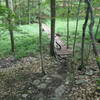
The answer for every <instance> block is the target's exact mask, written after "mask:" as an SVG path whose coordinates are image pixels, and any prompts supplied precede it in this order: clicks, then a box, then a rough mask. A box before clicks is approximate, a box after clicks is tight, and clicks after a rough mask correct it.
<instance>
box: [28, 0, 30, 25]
mask: <svg viewBox="0 0 100 100" xmlns="http://www.w3.org/2000/svg"><path fill="white" fill-rule="evenodd" d="M28 23H29V24H30V0H28Z"/></svg>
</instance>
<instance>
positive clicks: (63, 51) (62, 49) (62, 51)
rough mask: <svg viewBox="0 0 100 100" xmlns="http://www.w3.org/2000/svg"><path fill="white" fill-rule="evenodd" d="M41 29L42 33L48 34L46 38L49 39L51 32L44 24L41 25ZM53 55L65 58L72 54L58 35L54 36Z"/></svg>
mask: <svg viewBox="0 0 100 100" xmlns="http://www.w3.org/2000/svg"><path fill="white" fill-rule="evenodd" d="M42 29H43V31H44V32H46V33H47V34H48V38H51V30H50V27H48V26H47V25H46V24H42ZM54 46H55V54H56V56H60V57H61V58H66V57H67V56H68V55H71V54H72V50H71V49H67V46H66V44H65V43H64V41H62V40H61V36H60V35H59V34H55V41H54Z"/></svg>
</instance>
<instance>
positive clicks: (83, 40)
mask: <svg viewBox="0 0 100 100" xmlns="http://www.w3.org/2000/svg"><path fill="white" fill-rule="evenodd" d="M88 19H89V6H88V7H87V11H86V17H85V22H84V24H83V33H82V44H81V65H80V66H79V68H78V69H79V70H81V69H82V68H84V42H85V33H86V27H87V23H88Z"/></svg>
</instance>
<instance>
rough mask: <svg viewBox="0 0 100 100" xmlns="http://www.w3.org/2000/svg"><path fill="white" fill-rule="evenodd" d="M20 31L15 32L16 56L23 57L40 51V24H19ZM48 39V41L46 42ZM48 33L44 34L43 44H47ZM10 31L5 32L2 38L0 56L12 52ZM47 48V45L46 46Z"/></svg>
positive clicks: (0, 40) (0, 39)
mask: <svg viewBox="0 0 100 100" xmlns="http://www.w3.org/2000/svg"><path fill="white" fill-rule="evenodd" d="M18 29H19V30H20V31H18V32H14V40H15V57H16V58H21V57H24V56H28V55H32V54H33V55H36V54H37V53H39V32H38V24H34V25H23V26H19V27H18ZM45 41H46V42H45ZM47 44H48V40H47V35H46V34H43V45H47ZM10 49H11V48H10V38H9V32H7V31H6V32H5V33H3V34H2V35H1V38H0V57H1V58H2V57H6V56H9V55H10V54H11V52H10ZM44 49H46V47H45V48H44Z"/></svg>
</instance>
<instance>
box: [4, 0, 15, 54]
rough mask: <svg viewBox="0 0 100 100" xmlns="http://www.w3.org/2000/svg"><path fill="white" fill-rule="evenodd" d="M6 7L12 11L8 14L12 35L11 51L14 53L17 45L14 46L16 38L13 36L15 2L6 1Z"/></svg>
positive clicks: (9, 28)
mask: <svg viewBox="0 0 100 100" xmlns="http://www.w3.org/2000/svg"><path fill="white" fill-rule="evenodd" d="M6 6H7V8H8V9H10V11H9V14H8V24H9V27H8V30H9V33H10V40H11V51H12V52H14V49H15V45H14V36H13V19H12V16H11V14H12V13H13V2H12V0H6Z"/></svg>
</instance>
